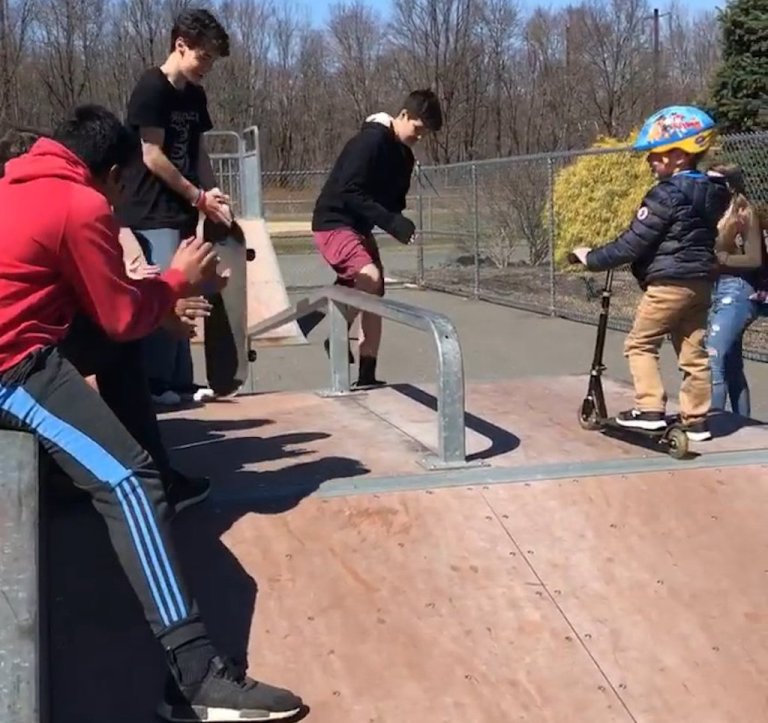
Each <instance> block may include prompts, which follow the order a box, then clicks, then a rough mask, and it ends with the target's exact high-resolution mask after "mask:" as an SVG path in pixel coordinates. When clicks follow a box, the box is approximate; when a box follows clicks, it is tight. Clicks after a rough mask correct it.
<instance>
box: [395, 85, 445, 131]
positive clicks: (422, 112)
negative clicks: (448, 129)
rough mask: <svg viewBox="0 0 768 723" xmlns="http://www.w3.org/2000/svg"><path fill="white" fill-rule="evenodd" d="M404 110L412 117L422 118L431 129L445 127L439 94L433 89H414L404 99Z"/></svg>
mask: <svg viewBox="0 0 768 723" xmlns="http://www.w3.org/2000/svg"><path fill="white" fill-rule="evenodd" d="M402 110H404V111H406V112H407V113H408V115H409V116H410V117H411V118H415V119H417V120H420V121H421V122H422V123H423V124H424V127H425V128H427V130H430V131H435V132H436V131H439V130H440V129H441V128H442V127H443V111H442V108H441V107H440V101H439V100H438V98H437V95H435V93H434V92H433V91H431V90H428V89H426V90H414V91H412V92H411V93H409V94H408V96H407V97H406V99H405V100H404V101H403V106H402Z"/></svg>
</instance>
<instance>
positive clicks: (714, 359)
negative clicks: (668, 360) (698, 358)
mask: <svg viewBox="0 0 768 723" xmlns="http://www.w3.org/2000/svg"><path fill="white" fill-rule="evenodd" d="M753 293H755V290H754V288H753V287H752V285H751V284H750V283H749V282H748V281H746V280H745V279H743V278H741V277H739V276H720V277H719V278H718V280H717V282H716V283H715V288H714V289H713V291H712V305H711V306H710V310H709V324H708V329H707V342H706V343H707V351H708V352H709V361H710V366H711V370H712V409H713V410H725V407H726V403H727V401H728V399H729V398H730V400H731V409H732V411H733V412H734V413H735V414H739V415H741V416H744V417H749V416H750V414H751V404H750V398H749V385H748V384H747V377H746V375H745V374H744V357H743V354H742V339H743V337H744V332H745V331H746V329H747V327H748V326H749V325H750V324H751V323H752V322H753V321H754V320H755V318H756V317H757V304H755V302H754V301H750V299H749V297H750V295H751V294H753Z"/></svg>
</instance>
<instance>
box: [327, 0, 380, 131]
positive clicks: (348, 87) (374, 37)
mask: <svg viewBox="0 0 768 723" xmlns="http://www.w3.org/2000/svg"><path fill="white" fill-rule="evenodd" d="M328 30H329V32H330V36H331V39H332V42H333V45H332V48H333V53H334V60H335V65H336V67H337V71H336V75H337V77H338V79H339V81H340V82H341V86H342V87H343V89H344V92H345V94H346V96H347V97H348V98H349V101H350V103H351V105H352V106H353V107H354V109H355V111H356V113H357V116H358V117H362V116H363V115H364V114H366V113H368V112H370V111H371V109H372V108H373V107H374V105H375V104H376V102H377V100H378V98H379V94H380V90H379V87H378V78H379V77H380V76H379V65H380V61H381V58H382V55H383V53H384V24H383V23H382V21H381V20H380V19H379V17H378V15H377V14H376V13H375V12H374V11H373V10H372V9H370V8H369V7H366V6H365V5H364V4H363V3H362V2H361V0H354V2H352V3H341V4H337V5H334V6H333V7H332V8H331V17H330V20H329V22H328Z"/></svg>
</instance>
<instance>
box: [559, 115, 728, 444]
mask: <svg viewBox="0 0 768 723" xmlns="http://www.w3.org/2000/svg"><path fill="white" fill-rule="evenodd" d="M714 136H715V122H714V121H713V120H712V118H710V117H709V116H708V115H707V114H706V113H704V112H703V111H701V110H700V109H698V108H695V107H691V106H670V107H668V108H664V109H662V110H660V111H658V112H656V113H654V114H653V115H652V116H651V117H650V118H648V120H646V122H645V124H644V125H643V127H642V129H641V130H640V133H639V135H638V138H637V140H636V141H635V143H634V146H633V150H635V151H637V152H642V153H647V154H648V155H647V160H648V165H649V166H650V168H651V171H652V173H653V174H654V175H655V177H656V178H657V179H658V183H657V184H656V185H654V186H653V188H651V190H650V191H649V192H648V193H647V194H646V196H645V198H644V199H643V202H642V203H641V205H640V207H639V209H638V210H637V213H636V215H635V218H634V219H633V220H632V222H631V224H630V226H629V228H628V229H627V230H626V231H624V232H623V233H622V234H621V235H620V236H619V237H618V238H617V239H616V240H615V241H613V242H611V243H609V244H606V245H605V246H602V247H600V248H597V249H593V250H591V249H589V248H583V247H582V248H577V249H574V251H573V253H574V255H575V256H576V257H577V258H578V259H579V260H580V261H581V262H582V263H583V264H584V265H585V266H586V267H587V268H588V269H590V270H591V271H602V270H606V269H610V268H616V267H619V266H624V265H626V264H630V265H631V269H632V273H633V274H634V276H635V278H636V279H637V281H638V283H639V284H640V287H641V288H642V289H643V292H644V293H643V296H642V299H641V301H640V304H639V305H638V307H637V312H636V315H635V320H634V324H633V326H632V330H631V331H630V333H629V335H628V336H627V339H626V342H625V345H624V355H625V356H626V357H627V359H628V362H629V368H630V371H631V373H632V378H633V381H634V387H635V404H634V408H633V409H630V410H628V411H624V412H621V413H620V414H619V415H618V416H617V418H616V421H617V422H618V423H619V424H621V425H623V426H626V427H630V428H635V429H644V430H659V429H664V428H665V427H666V425H667V419H666V404H667V394H666V392H665V389H664V385H663V381H662V377H661V372H660V369H659V350H660V348H661V345H662V344H663V342H664V338H665V337H666V336H667V335H670V336H671V339H672V343H673V345H674V347H675V352H676V354H677V357H678V365H679V367H680V370H681V371H682V372H683V381H682V385H681V388H680V417H681V420H680V421H681V423H682V425H683V426H684V428H685V429H686V431H687V434H688V437H689V438H690V439H691V440H693V441H703V440H706V439H709V438H710V437H711V434H710V431H709V428H708V425H707V415H708V413H709V410H710V403H711V385H710V366H709V357H708V354H707V350H706V348H705V345H704V341H705V337H706V333H707V315H708V312H709V307H710V299H711V294H712V286H713V272H714V269H715V264H716V257H715V240H716V239H717V225H718V221H719V220H720V218H721V216H722V215H723V213H724V212H725V211H726V209H727V208H728V205H729V203H730V199H731V194H730V191H729V189H728V185H727V183H726V181H725V179H724V178H723V177H722V176H718V175H713V174H709V175H708V174H705V173H702V172H701V171H699V170H698V168H697V166H698V164H699V162H700V161H701V159H702V157H703V156H704V154H705V153H706V152H707V150H708V149H709V148H710V147H711V145H712V141H713V139H714Z"/></svg>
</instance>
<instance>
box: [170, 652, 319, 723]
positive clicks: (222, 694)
mask: <svg viewBox="0 0 768 723" xmlns="http://www.w3.org/2000/svg"><path fill="white" fill-rule="evenodd" d="M303 708H304V703H303V701H302V700H301V698H299V697H298V696H297V695H294V694H293V693H291V691H289V690H285V689H284V688H276V687H275V686H273V685H269V684H267V683H261V682H259V681H256V680H252V679H251V678H249V677H247V676H246V675H245V671H244V670H243V669H242V668H241V667H239V666H236V665H235V664H234V663H233V662H231V661H228V660H223V659H221V658H214V659H213V660H211V663H210V666H209V668H208V674H207V675H206V676H205V678H203V680H202V682H201V683H199V684H198V685H195V686H188V687H183V688H182V687H180V686H179V685H178V683H177V682H176V680H175V678H173V677H172V676H169V677H168V680H167V681H166V685H165V691H164V694H163V701H162V702H161V703H160V705H159V706H158V707H157V714H158V715H159V716H160V717H161V718H162V719H163V720H166V721H171V723H192V721H194V722H195V723H199V721H229V722H230V723H235V722H236V721H238V722H239V721H276V720H288V719H289V718H293V717H294V716H297V715H298V714H299V713H300V712H302V709H303Z"/></svg>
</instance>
